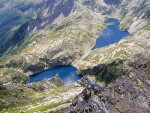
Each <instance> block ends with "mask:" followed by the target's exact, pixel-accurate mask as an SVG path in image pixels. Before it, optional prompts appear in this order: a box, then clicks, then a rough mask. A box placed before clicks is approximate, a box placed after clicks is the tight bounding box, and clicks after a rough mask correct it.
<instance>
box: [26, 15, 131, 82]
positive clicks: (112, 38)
mask: <svg viewBox="0 0 150 113" xmlns="http://www.w3.org/2000/svg"><path fill="white" fill-rule="evenodd" d="M105 23H106V24H111V25H108V26H107V27H106V28H105V29H104V30H103V31H102V32H101V33H100V35H99V37H98V38H97V40H96V43H95V45H94V47H93V48H92V50H93V49H96V48H100V47H104V46H107V45H109V44H113V43H115V42H118V41H119V40H120V39H122V38H124V37H125V36H127V35H129V32H128V31H121V30H120V29H119V25H120V22H119V21H118V20H117V19H114V18H108V19H107V20H106V21H105ZM56 74H58V75H59V76H60V78H61V79H62V80H63V82H64V83H65V84H72V83H74V82H76V81H77V80H79V79H81V78H82V77H81V76H80V75H78V74H77V69H76V68H75V67H73V66H71V65H68V66H57V67H54V68H51V69H48V70H45V71H42V72H40V73H37V74H34V75H31V76H29V79H28V83H31V82H39V81H42V80H44V79H48V78H52V77H54V76H55V75H56Z"/></svg>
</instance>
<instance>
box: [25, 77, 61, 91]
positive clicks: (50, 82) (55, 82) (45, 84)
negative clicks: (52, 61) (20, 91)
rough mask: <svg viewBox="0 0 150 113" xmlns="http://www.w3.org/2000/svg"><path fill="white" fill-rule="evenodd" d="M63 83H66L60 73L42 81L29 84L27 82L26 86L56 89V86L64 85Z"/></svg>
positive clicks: (36, 88) (35, 88) (37, 88)
mask: <svg viewBox="0 0 150 113" xmlns="http://www.w3.org/2000/svg"><path fill="white" fill-rule="evenodd" d="M63 85H64V83H63V81H62V80H61V78H60V77H59V76H58V75H56V76H54V77H53V78H51V79H46V80H43V81H41V82H35V83H29V84H26V85H25V86H27V87H28V88H31V89H33V90H36V91H38V90H49V89H54V88H57V87H59V86H63Z"/></svg>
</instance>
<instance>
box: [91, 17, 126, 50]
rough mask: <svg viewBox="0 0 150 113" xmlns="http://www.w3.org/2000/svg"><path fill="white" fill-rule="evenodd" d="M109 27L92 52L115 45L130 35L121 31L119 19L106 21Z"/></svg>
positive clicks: (101, 35) (103, 32)
mask: <svg viewBox="0 0 150 113" xmlns="http://www.w3.org/2000/svg"><path fill="white" fill-rule="evenodd" d="M105 23H106V24H111V25H108V26H107V27H106V28H105V29H104V30H103V31H102V32H101V33H100V35H99V37H98V38H97V40H96V43H95V45H94V47H93V48H92V50H94V49H97V48H101V47H104V46H107V45H109V44H113V43H116V42H118V41H119V40H121V39H122V38H124V37H126V36H128V35H129V32H128V31H121V30H120V29H119V25H120V22H119V20H118V19H114V18H108V19H107V20H106V21H105Z"/></svg>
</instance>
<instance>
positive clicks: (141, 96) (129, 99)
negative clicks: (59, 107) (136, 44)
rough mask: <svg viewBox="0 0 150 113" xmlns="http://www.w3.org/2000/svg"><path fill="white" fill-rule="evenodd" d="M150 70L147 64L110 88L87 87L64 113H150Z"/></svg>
mask: <svg viewBox="0 0 150 113" xmlns="http://www.w3.org/2000/svg"><path fill="white" fill-rule="evenodd" d="M149 68H150V63H149V62H147V63H146V64H141V65H140V67H138V68H136V67H135V69H134V70H132V71H130V72H129V73H128V74H127V75H125V76H124V77H120V78H118V79H117V80H115V81H114V82H113V83H111V84H109V85H108V86H106V87H103V88H98V90H97V89H95V88H93V87H87V88H86V89H85V90H83V92H82V93H81V94H80V95H79V96H78V97H77V98H76V99H75V100H74V101H73V103H72V105H71V106H70V107H69V108H67V109H66V110H64V111H63V113H72V112H73V113H78V112H81V113H83V112H86V113H135V112H136V113H149V112H150V105H149V104H150V98H149V96H150V87H149V81H150V79H149V74H150V71H149Z"/></svg>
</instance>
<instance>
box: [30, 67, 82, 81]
mask: <svg viewBox="0 0 150 113" xmlns="http://www.w3.org/2000/svg"><path fill="white" fill-rule="evenodd" d="M56 74H58V75H59V77H60V78H61V79H62V80H63V82H64V83H65V84H72V83H74V82H76V81H77V80H79V79H81V78H82V77H81V76H80V75H78V74H77V68H75V67H73V66H71V65H68V66H57V67H54V68H51V69H48V70H45V71H42V72H40V73H37V74H34V75H31V76H29V79H28V83H31V82H39V81H41V80H44V79H48V78H52V77H54V76H55V75H56Z"/></svg>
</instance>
